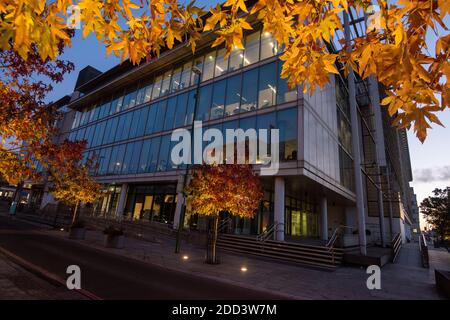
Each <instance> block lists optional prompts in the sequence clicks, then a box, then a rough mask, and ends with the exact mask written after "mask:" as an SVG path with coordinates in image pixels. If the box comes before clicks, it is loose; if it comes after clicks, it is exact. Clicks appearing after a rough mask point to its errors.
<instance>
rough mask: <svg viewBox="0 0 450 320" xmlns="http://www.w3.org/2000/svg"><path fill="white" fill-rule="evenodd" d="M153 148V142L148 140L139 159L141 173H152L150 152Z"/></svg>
mask: <svg viewBox="0 0 450 320" xmlns="http://www.w3.org/2000/svg"><path fill="white" fill-rule="evenodd" d="M151 146H152V140H151V139H147V140H144V142H143V143H142V148H141V154H140V157H139V168H138V172H139V173H144V172H150V157H151V154H150V150H151Z"/></svg>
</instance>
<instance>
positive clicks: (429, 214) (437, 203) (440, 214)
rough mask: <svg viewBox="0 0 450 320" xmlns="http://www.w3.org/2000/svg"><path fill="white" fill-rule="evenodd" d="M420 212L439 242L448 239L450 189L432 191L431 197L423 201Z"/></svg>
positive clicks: (449, 230) (449, 228)
mask: <svg viewBox="0 0 450 320" xmlns="http://www.w3.org/2000/svg"><path fill="white" fill-rule="evenodd" d="M420 212H421V213H422V214H423V215H424V217H425V219H426V221H427V222H428V223H429V224H431V225H432V226H433V227H434V228H435V229H436V231H437V234H438V236H439V238H440V239H441V240H449V239H450V187H447V188H445V189H438V188H436V189H434V190H433V195H432V196H429V197H428V198H425V199H423V201H422V203H421V204H420Z"/></svg>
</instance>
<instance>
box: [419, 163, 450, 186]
mask: <svg viewBox="0 0 450 320" xmlns="http://www.w3.org/2000/svg"><path fill="white" fill-rule="evenodd" d="M448 180H450V166H442V167H435V168H424V169H416V170H414V174H413V181H414V182H423V183H429V182H435V181H448Z"/></svg>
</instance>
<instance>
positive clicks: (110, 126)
mask: <svg viewBox="0 0 450 320" xmlns="http://www.w3.org/2000/svg"><path fill="white" fill-rule="evenodd" d="M118 119H119V118H118V117H114V118H112V119H109V120H108V121H107V122H106V129H105V135H104V137H103V143H104V144H108V143H111V142H113V141H114V137H115V136H116V131H117V122H118Z"/></svg>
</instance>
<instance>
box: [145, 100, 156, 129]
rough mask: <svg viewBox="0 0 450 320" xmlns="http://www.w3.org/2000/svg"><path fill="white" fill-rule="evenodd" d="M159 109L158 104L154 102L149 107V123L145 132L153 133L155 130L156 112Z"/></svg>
mask: <svg viewBox="0 0 450 320" xmlns="http://www.w3.org/2000/svg"><path fill="white" fill-rule="evenodd" d="M157 111H158V104H157V103H153V104H151V105H150V107H149V111H148V117H147V125H146V126H145V134H152V133H154V132H155V121H156V113H157Z"/></svg>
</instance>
